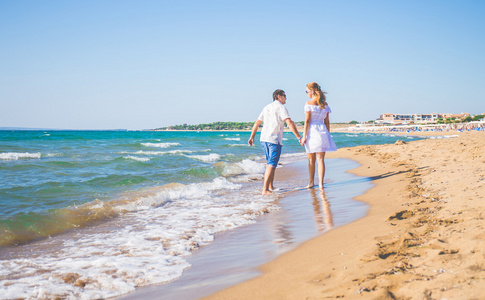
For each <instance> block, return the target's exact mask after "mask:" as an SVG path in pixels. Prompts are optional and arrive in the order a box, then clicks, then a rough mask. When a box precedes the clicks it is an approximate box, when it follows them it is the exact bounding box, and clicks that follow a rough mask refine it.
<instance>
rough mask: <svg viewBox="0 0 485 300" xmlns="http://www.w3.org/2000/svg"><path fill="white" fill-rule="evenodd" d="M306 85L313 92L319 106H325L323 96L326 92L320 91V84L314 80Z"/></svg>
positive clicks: (325, 100)
mask: <svg viewBox="0 0 485 300" xmlns="http://www.w3.org/2000/svg"><path fill="white" fill-rule="evenodd" d="M306 87H307V89H309V90H310V91H312V92H313V94H314V95H315V98H316V99H317V102H318V105H319V106H320V108H322V109H324V108H325V106H327V99H326V98H325V94H326V93H325V92H324V91H322V88H321V87H320V85H318V83H316V82H310V83H309V84H307V85H306Z"/></svg>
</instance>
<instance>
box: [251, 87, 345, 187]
mask: <svg viewBox="0 0 485 300" xmlns="http://www.w3.org/2000/svg"><path fill="white" fill-rule="evenodd" d="M306 93H307V95H308V98H310V99H311V100H310V101H308V102H307V103H306V104H305V127H304V131H303V136H300V133H299V132H298V130H297V128H296V126H295V123H293V121H292V120H291V118H290V115H289V114H288V110H287V109H286V107H284V106H283V105H284V104H285V103H286V94H285V92H284V91H283V90H276V91H274V93H273V103H271V104H268V105H266V106H265V107H264V108H263V111H262V112H261V114H260V115H259V117H258V119H257V120H256V122H254V125H253V128H252V130H251V137H250V138H249V140H248V144H249V145H250V146H252V145H254V136H255V135H256V132H257V131H258V128H259V125H261V123H263V122H264V124H263V129H262V130H261V138H260V141H261V147H262V148H263V150H264V153H265V155H266V162H267V164H266V171H265V173H264V185H263V193H262V194H263V195H266V194H269V193H271V190H273V189H274V186H273V181H274V175H275V170H276V166H277V165H278V161H279V159H280V155H281V147H282V141H283V129H284V124H285V123H286V124H287V125H288V127H289V128H290V130H291V131H292V132H293V134H294V135H295V136H296V137H297V138H298V140H299V141H300V144H301V145H302V146H305V151H306V153H307V156H308V173H309V177H310V182H309V184H308V185H307V186H306V187H307V188H312V187H313V186H314V185H315V184H314V177H315V162H317V164H318V186H319V188H320V189H321V190H323V178H324V176H325V162H324V158H325V152H327V151H335V150H337V146H336V145H335V143H334V141H333V139H332V137H331V136H330V121H329V118H328V114H329V113H330V112H332V111H331V109H330V107H329V106H328V105H327V101H326V98H325V92H323V91H322V89H321V88H320V86H319V85H318V84H317V83H316V82H311V83H309V84H307V85H306Z"/></svg>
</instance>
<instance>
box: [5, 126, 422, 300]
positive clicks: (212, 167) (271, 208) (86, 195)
mask: <svg viewBox="0 0 485 300" xmlns="http://www.w3.org/2000/svg"><path fill="white" fill-rule="evenodd" d="M249 135H250V133H249V132H237V131H201V132H197V131H61V130H45V131H43V130H33V131H25V130H3V131H0V299H19V298H20V299H55V298H59V299H102V298H110V297H117V296H120V295H124V294H127V293H131V292H133V291H135V290H136V289H138V288H140V287H146V286H151V285H160V284H164V283H168V282H176V281H177V280H178V279H180V278H183V277H184V272H186V271H187V270H189V269H190V268H191V263H190V259H189V258H190V256H191V255H192V254H193V253H194V252H196V251H198V250H199V249H202V248H204V247H207V246H208V245H211V244H213V245H217V244H215V243H214V240H215V237H217V236H218V235H223V234H224V233H226V234H227V232H236V235H237V232H238V231H234V230H235V229H237V228H243V227H245V226H248V225H250V224H255V223H257V222H260V221H261V220H263V219H262V217H264V216H271V215H273V216H276V215H277V214H278V212H280V213H281V210H282V204H281V203H283V202H284V201H281V198H285V197H286V199H292V198H291V197H290V196H291V195H292V193H293V192H294V191H295V190H298V189H301V187H298V186H297V187H285V186H283V187H282V188H281V189H279V190H277V191H276V192H275V193H274V194H275V195H273V196H261V195H260V192H261V187H262V178H263V173H264V170H265V163H264V156H263V151H262V149H261V148H260V147H259V146H257V145H256V146H253V147H250V146H249V145H248V144H247V140H248V138H249ZM258 135H259V134H258ZM332 136H333V139H334V141H335V143H336V144H337V147H339V148H342V147H353V146H358V145H366V144H389V143H394V142H396V141H397V140H413V139H418V138H417V137H413V136H396V135H392V134H377V133H357V134H349V133H332ZM256 139H257V140H258V139H259V136H257V137H256ZM283 144H284V146H283V155H282V158H281V164H282V166H280V167H281V168H285V164H291V163H293V162H295V161H302V160H304V159H306V155H305V153H304V148H302V147H301V146H300V145H299V143H298V141H297V140H296V138H295V137H294V136H293V134H292V133H285V134H284V141H283ZM327 164H329V165H330V169H329V170H332V169H331V168H332V166H333V168H335V169H336V170H340V172H342V173H343V172H345V171H347V170H346V168H348V166H347V165H345V164H344V165H340V164H339V163H338V162H332V159H328V160H327ZM346 166H347V167H346ZM280 167H279V168H280ZM353 167H355V166H353ZM277 172H280V171H279V170H277ZM332 173H335V174H336V173H338V172H337V171H327V175H326V180H325V186H326V190H327V187H328V191H327V192H326V193H327V198H328V199H333V200H329V201H330V204H329V205H330V207H332V218H333V222H334V223H336V224H343V223H345V222H347V223H348V222H350V221H352V220H348V218H346V219H345V222H344V221H341V222H339V216H340V214H342V215H345V214H346V212H347V213H348V211H351V210H353V207H354V208H355V207H358V206H362V204H361V203H360V202H359V203H358V202H357V201H354V202H355V203H356V204H355V206H353V205H348V204H347V205H346V206H345V207H341V208H339V206H338V205H339V203H341V202H342V201H340V200H338V197H336V195H337V193H338V192H332V191H333V190H332V188H333V189H334V190H335V191H337V190H345V184H344V183H343V181H341V180H340V181H339V179H338V178H337V177H338V176H337V175H333V174H332ZM283 185H284V183H283ZM332 193H335V195H334V196H333V197H332ZM340 195H345V197H347V198H349V199H348V201H352V199H351V198H352V197H353V196H348V195H346V194H340ZM276 198H278V199H280V200H279V201H276V200H275V199H276ZM332 201H333V202H332ZM290 202H294V201H290ZM293 205H295V203H293ZM364 214H365V210H364ZM359 217H361V216H359ZM310 219H311V217H310ZM262 222H264V221H262ZM321 223H322V224H323V222H321ZM321 226H325V224H323V225H321ZM327 226H328V224H327ZM327 229H330V228H327ZM281 238H283V239H284V235H283V237H281V236H280V237H279V239H281ZM236 241H237V239H236ZM279 242H281V241H279ZM228 251H229V250H228Z"/></svg>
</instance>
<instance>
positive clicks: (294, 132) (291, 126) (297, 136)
mask: <svg viewBox="0 0 485 300" xmlns="http://www.w3.org/2000/svg"><path fill="white" fill-rule="evenodd" d="M285 122H286V125H288V128H290V130H291V131H292V132H293V134H294V135H295V136H296V138H297V139H298V141H299V140H300V139H301V135H300V133H299V132H298V129H297V128H296V125H295V123H293V121H292V120H291V119H290V118H288V119H285Z"/></svg>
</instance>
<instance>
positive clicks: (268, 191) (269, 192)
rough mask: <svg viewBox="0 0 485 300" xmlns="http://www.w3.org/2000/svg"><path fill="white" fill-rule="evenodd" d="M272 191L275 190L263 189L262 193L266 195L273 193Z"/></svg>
mask: <svg viewBox="0 0 485 300" xmlns="http://www.w3.org/2000/svg"><path fill="white" fill-rule="evenodd" d="M272 193H273V192H272V191H270V190H267V191H265V190H263V192H262V193H261V195H263V196H265V195H269V194H272Z"/></svg>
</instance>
